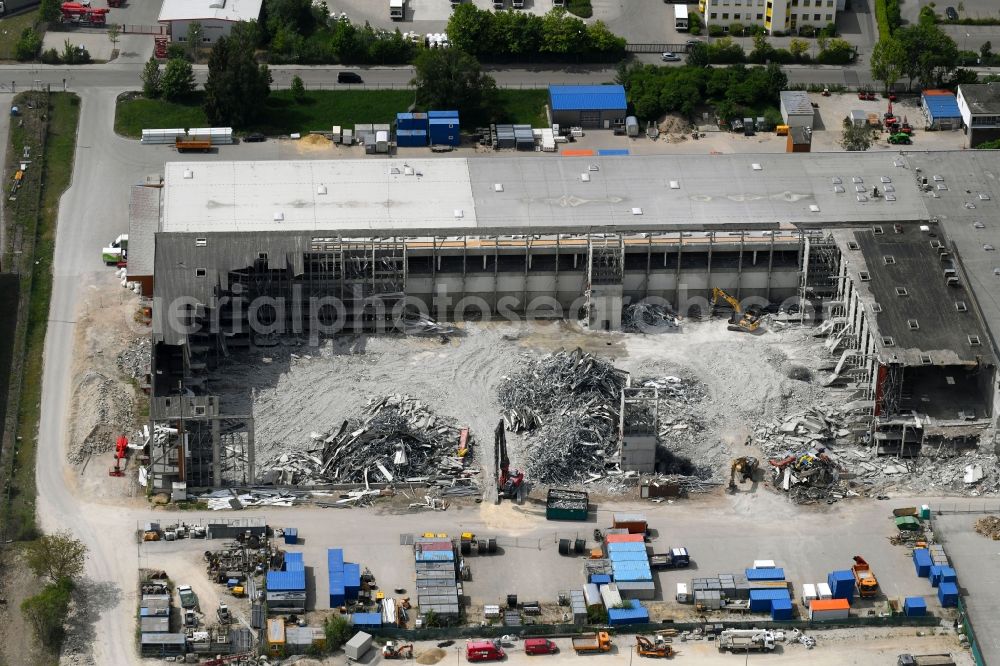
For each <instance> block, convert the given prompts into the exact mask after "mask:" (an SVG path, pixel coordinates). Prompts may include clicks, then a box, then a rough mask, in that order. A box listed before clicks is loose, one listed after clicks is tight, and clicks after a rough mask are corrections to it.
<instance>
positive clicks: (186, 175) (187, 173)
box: [184, 169, 194, 180]
mask: <svg viewBox="0 0 1000 666" xmlns="http://www.w3.org/2000/svg"><path fill="white" fill-rule="evenodd" d="M184 178H186V179H187V180H191V179H192V178H194V171H191V169H184Z"/></svg>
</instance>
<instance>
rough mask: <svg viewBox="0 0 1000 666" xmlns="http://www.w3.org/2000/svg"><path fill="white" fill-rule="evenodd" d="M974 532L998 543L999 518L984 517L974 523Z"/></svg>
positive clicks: (999, 531) (999, 536)
mask: <svg viewBox="0 0 1000 666" xmlns="http://www.w3.org/2000/svg"><path fill="white" fill-rule="evenodd" d="M976 532H978V533H979V534H982V535H983V536H984V537H989V538H991V539H993V540H994V541H1000V518H997V517H996V516H986V517H985V518H980V519H979V520H977V521H976Z"/></svg>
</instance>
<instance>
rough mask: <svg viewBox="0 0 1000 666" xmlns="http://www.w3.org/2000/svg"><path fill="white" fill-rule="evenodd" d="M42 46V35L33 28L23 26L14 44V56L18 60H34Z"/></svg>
mask: <svg viewBox="0 0 1000 666" xmlns="http://www.w3.org/2000/svg"><path fill="white" fill-rule="evenodd" d="M41 48H42V36H41V35H39V34H38V33H37V32H35V29H34V28H25V29H24V30H22V31H21V36H20V37H18V39H17V44H15V45H14V57H15V58H17V59H18V60H21V61H24V60H34V59H35V57H36V56H37V55H38V52H39V51H40V50H41Z"/></svg>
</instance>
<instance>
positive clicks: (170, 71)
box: [160, 58, 194, 100]
mask: <svg viewBox="0 0 1000 666" xmlns="http://www.w3.org/2000/svg"><path fill="white" fill-rule="evenodd" d="M160 90H161V91H162V93H163V97H164V98H165V99H168V100H177V99H181V98H182V97H186V96H187V95H190V94H191V93H192V92H193V91H194V68H192V67H191V63H190V62H188V61H187V60H185V59H184V58H172V59H170V60H168V61H167V66H166V67H165V68H164V70H163V76H162V77H161V78H160Z"/></svg>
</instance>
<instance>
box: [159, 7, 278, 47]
mask: <svg viewBox="0 0 1000 666" xmlns="http://www.w3.org/2000/svg"><path fill="white" fill-rule="evenodd" d="M263 5H264V2H263V0H163V5H162V6H161V7H160V15H159V18H157V21H158V22H159V23H160V25H163V26H166V28H167V30H168V32H169V33H170V41H172V42H181V43H183V42H185V41H187V34H188V26H189V25H191V24H192V23H198V24H200V25H201V33H202V36H201V39H202V42H204V43H205V44H214V43H215V42H216V40H218V39H219V37H228V36H229V33H230V32H232V29H233V26H234V25H236V24H237V23H239V22H240V21H256V20H257V19H259V18H260V11H261V7H262V6H263Z"/></svg>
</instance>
